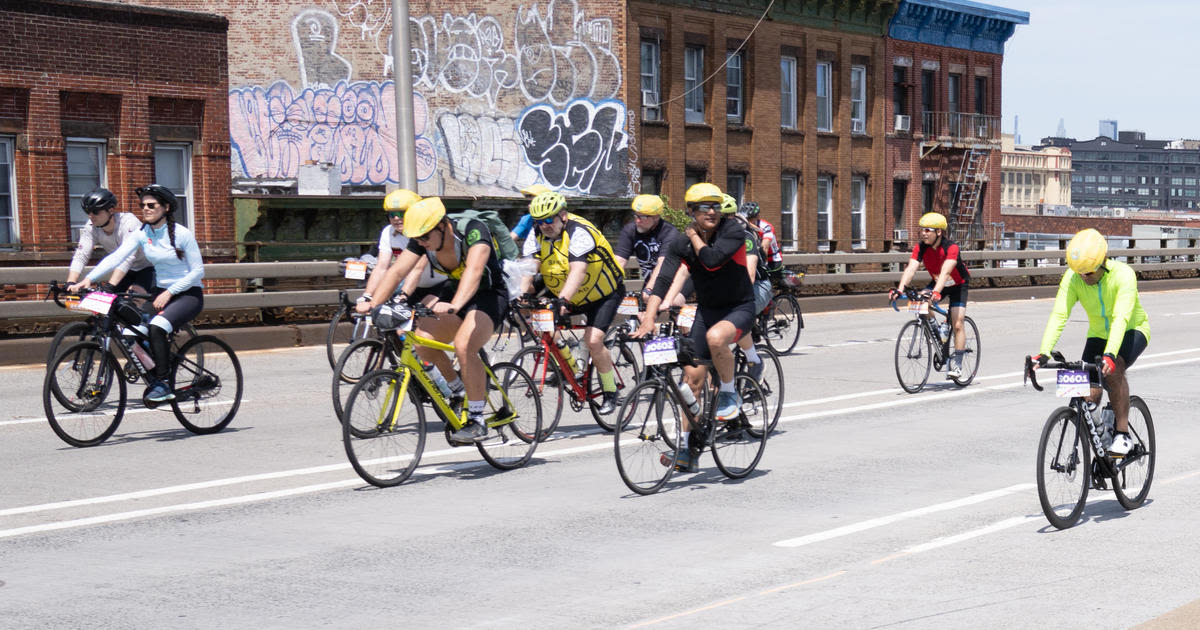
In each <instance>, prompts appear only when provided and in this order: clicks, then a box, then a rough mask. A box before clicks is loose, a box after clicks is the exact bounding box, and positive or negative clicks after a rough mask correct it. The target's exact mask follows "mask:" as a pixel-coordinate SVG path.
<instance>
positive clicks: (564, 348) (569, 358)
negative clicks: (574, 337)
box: [555, 339, 579, 373]
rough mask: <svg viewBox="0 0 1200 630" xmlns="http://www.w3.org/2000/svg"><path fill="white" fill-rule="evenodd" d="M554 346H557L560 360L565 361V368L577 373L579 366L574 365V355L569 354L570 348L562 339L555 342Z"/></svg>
mask: <svg viewBox="0 0 1200 630" xmlns="http://www.w3.org/2000/svg"><path fill="white" fill-rule="evenodd" d="M555 344H557V345H558V353H559V354H561V355H562V358H563V359H564V360H565V361H566V363H567V367H568V368H570V369H571V372H572V373H577V372H579V366H578V365H576V364H575V355H574V354H572V353H571V346H570V345H568V344H567V342H565V341H563V340H562V339H559V340H558V341H556V342H555Z"/></svg>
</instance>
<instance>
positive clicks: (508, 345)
mask: <svg viewBox="0 0 1200 630" xmlns="http://www.w3.org/2000/svg"><path fill="white" fill-rule="evenodd" d="M514 311H515V309H509V312H508V315H506V316H505V317H504V319H503V320H501V321H500V327H499V328H497V329H496V332H495V334H493V335H492V339H491V341H489V342H488V343H487V345H485V346H484V347H485V348H486V349H487V355H488V359H490V360H491V361H494V362H496V363H500V362H502V361H512V362H513V363H516V360H515V359H514V357H516V355H517V353H518V352H520V351H521V350H522V349H524V348H525V347H526V344H532V343H533V342H534V341H535V340H534V338H533V336H532V334H531V333H527V332H526V330H525V328H526V327H524V326H522V324H521V321H520V317H521V315H520V314H519V313H516V312H514Z"/></svg>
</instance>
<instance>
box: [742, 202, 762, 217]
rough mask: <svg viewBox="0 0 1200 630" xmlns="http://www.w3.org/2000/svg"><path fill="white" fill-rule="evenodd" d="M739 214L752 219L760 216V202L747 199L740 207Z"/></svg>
mask: <svg viewBox="0 0 1200 630" xmlns="http://www.w3.org/2000/svg"><path fill="white" fill-rule="evenodd" d="M738 214H740V215H742V216H744V217H746V218H747V219H752V218H754V217H756V216H758V203H756V202H754V201H747V202H746V203H743V204H742V207H741V208H738Z"/></svg>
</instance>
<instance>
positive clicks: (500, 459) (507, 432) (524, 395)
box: [475, 363, 542, 470]
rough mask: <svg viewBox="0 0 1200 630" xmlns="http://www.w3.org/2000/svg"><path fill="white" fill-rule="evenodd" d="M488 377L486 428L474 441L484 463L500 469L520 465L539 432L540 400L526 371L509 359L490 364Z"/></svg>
mask: <svg viewBox="0 0 1200 630" xmlns="http://www.w3.org/2000/svg"><path fill="white" fill-rule="evenodd" d="M492 374H493V375H494V378H493V377H491V376H489V377H488V389H487V407H486V408H485V411H484V413H485V414H487V427H488V432H487V436H485V437H484V438H483V439H482V440H480V441H478V442H476V443H475V446H476V447H478V448H479V454H480V455H483V458H484V459H485V460H487V463H489V464H491V465H492V466H495V467H496V468H499V469H500V470H512V469H513V468H520V467H521V466H524V465H525V464H527V463H528V462H529V459H530V458H531V457H533V451H534V450H536V449H537V445H538V439H539V437H540V436H541V435H542V402H541V397H540V396H539V395H538V388H537V386H536V385H535V384H534V382H533V379H532V378H530V376H529V374H527V373H526V372H525V370H522V369H521V368H519V367H517V366H516V365H513V364H512V363H497V364H496V365H493V366H492Z"/></svg>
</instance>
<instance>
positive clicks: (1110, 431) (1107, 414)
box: [1100, 403, 1116, 448]
mask: <svg viewBox="0 0 1200 630" xmlns="http://www.w3.org/2000/svg"><path fill="white" fill-rule="evenodd" d="M1100 421H1101V423H1102V424H1103V429H1102V430H1101V431H1100V437H1101V440H1102V441H1103V442H1104V448H1108V447H1109V446H1111V445H1112V441H1113V436H1114V435H1116V414H1114V413H1113V408H1112V403H1108V404H1107V405H1104V409H1102V410H1101V411H1100Z"/></svg>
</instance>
